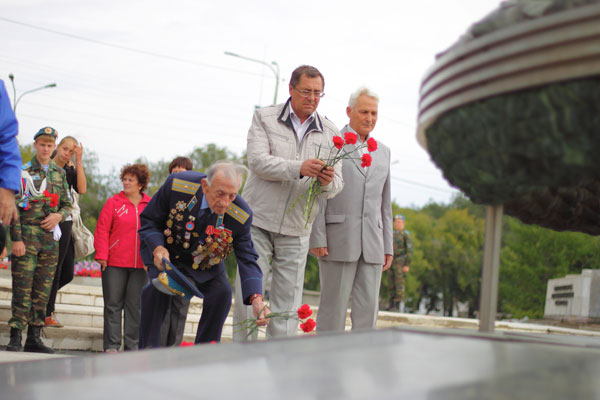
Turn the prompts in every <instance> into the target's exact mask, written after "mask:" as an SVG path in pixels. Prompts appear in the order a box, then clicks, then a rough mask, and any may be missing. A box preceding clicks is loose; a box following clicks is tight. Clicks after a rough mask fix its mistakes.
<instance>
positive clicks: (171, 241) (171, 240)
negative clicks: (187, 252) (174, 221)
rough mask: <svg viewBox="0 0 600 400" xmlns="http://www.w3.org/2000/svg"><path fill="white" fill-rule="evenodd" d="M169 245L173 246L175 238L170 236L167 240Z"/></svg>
mask: <svg viewBox="0 0 600 400" xmlns="http://www.w3.org/2000/svg"><path fill="white" fill-rule="evenodd" d="M167 243H169V244H172V243H173V237H171V236H169V237H168V238H167Z"/></svg>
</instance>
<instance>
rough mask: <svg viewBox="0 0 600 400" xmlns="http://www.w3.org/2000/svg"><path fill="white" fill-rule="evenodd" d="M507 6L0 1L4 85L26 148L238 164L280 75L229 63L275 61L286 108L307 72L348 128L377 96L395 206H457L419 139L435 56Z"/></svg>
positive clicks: (112, 161) (104, 160) (108, 160)
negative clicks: (363, 94) (59, 145)
mask: <svg viewBox="0 0 600 400" xmlns="http://www.w3.org/2000/svg"><path fill="white" fill-rule="evenodd" d="M498 5H499V1H498V0H455V1H448V0H418V1H411V2H408V1H397V2H394V1H389V0H371V1H352V0H351V1H325V0H321V1H303V2H285V1H254V2H252V1H240V0H233V1H210V2H209V1H198V0H189V1H186V0H170V1H168V2H167V1H159V0H143V1H142V0H127V1H122V0H103V1H101V2H100V1H83V0H53V1H49V0H2V4H1V5H0V38H1V39H0V40H1V43H2V45H1V46H0V78H1V79H3V80H4V81H5V84H6V86H7V90H8V92H9V94H11V96H12V87H11V85H10V81H9V79H8V74H9V73H11V72H12V73H13V74H14V75H15V83H16V87H17V96H18V95H19V94H20V93H22V92H24V91H26V90H29V89H33V88H36V87H40V86H43V85H45V84H48V83H51V82H56V83H57V87H56V88H53V89H46V90H43V91H39V92H35V93H31V94H27V95H25V96H24V97H23V98H22V99H21V101H20V103H19V104H18V106H17V116H18V118H19V122H20V134H19V140H20V142H21V143H22V144H27V143H31V142H32V141H33V134H34V133H35V132H36V131H37V130H38V129H39V128H40V127H42V126H46V125H50V126H52V127H54V128H56V129H57V130H58V132H59V134H60V135H63V136H64V135H72V136H75V137H77V138H78V139H80V140H81V141H82V142H83V144H84V146H85V147H86V148H88V149H92V150H94V151H95V152H96V153H97V154H98V156H99V159H100V164H101V165H100V167H101V170H102V172H109V171H110V170H111V168H113V167H114V168H117V169H120V168H121V166H122V165H124V164H126V163H130V162H132V161H133V160H135V159H136V158H137V157H140V156H145V157H147V158H148V159H150V160H152V161H158V160H160V159H165V160H170V159H172V158H173V157H175V156H177V155H182V154H185V153H188V152H189V151H191V150H192V149H193V148H195V147H200V146H204V145H206V144H208V143H216V144H217V145H219V146H222V147H227V148H228V149H229V150H231V151H232V152H234V153H236V154H238V155H241V153H242V152H243V151H244V150H245V147H246V134H247V132H248V127H249V126H250V122H251V119H252V113H253V111H254V107H255V106H256V105H259V106H264V105H268V104H271V103H272V101H273V95H274V90H275V78H274V74H273V72H272V71H271V70H269V69H268V68H267V67H265V66H263V65H261V64H259V63H253V62H249V61H246V60H242V59H239V58H235V57H231V56H227V55H225V54H224V52H225V51H229V52H233V53H238V54H240V55H244V56H247V57H251V58H255V59H261V60H264V61H266V62H268V63H270V62H271V61H276V62H277V63H278V64H279V66H280V71H281V73H280V76H281V81H280V83H279V94H278V102H283V101H285V100H286V99H287V98H288V96H289V93H288V80H289V77H290V74H291V72H292V71H293V70H294V68H296V67H297V66H299V65H301V64H310V65H313V66H315V67H317V68H318V69H319V70H320V71H321V72H322V73H323V75H324V76H325V93H326V95H325V97H324V98H323V99H322V100H321V103H320V105H319V108H318V111H319V112H320V113H321V114H322V115H325V116H327V117H328V118H329V119H330V120H332V121H333V122H334V123H335V124H336V126H338V127H340V128H341V127H342V126H343V125H345V124H346V123H347V117H346V113H345V107H346V105H347V101H348V97H349V95H350V93H351V92H352V91H353V90H355V89H356V88H357V87H359V86H361V85H367V86H369V87H370V88H372V89H373V90H375V91H376V92H377V93H378V94H379V95H380V105H379V120H378V122H377V126H376V128H375V130H374V131H373V136H374V137H375V138H376V139H378V140H381V141H382V142H384V143H385V144H387V145H388V146H389V147H390V148H391V151H392V160H393V163H392V167H391V168H392V169H391V171H392V177H393V178H392V197H393V198H394V199H395V201H396V202H397V203H398V204H399V205H401V206H411V205H414V206H422V205H424V204H426V203H427V202H428V201H430V200H433V201H437V202H448V201H450V199H451V197H452V196H453V194H455V193H456V191H455V190H454V189H452V188H450V187H449V186H448V184H447V183H446V181H445V180H444V178H443V177H442V175H441V173H440V171H439V170H438V169H437V168H436V167H435V165H434V164H433V163H432V162H431V161H430V159H429V155H428V154H427V153H426V151H425V150H423V149H422V148H421V147H420V146H419V145H418V144H417V141H416V136H415V135H416V115H417V106H418V91H419V85H420V81H421V78H422V76H423V74H424V73H425V71H426V70H427V68H429V67H430V66H431V65H432V64H433V62H434V57H435V54H436V53H438V52H440V51H442V50H444V49H446V48H447V47H449V46H450V45H451V44H452V43H454V42H455V41H456V40H457V39H458V38H459V36H460V35H461V34H463V33H464V32H465V31H466V30H467V28H468V27H469V25H470V24H472V23H473V22H475V21H477V20H479V19H481V18H482V17H484V16H485V15H486V14H488V13H489V12H490V11H492V10H494V9H495V8H496V7H497V6H498Z"/></svg>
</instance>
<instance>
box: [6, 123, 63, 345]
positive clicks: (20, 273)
mask: <svg viewBox="0 0 600 400" xmlns="http://www.w3.org/2000/svg"><path fill="white" fill-rule="evenodd" d="M57 137H58V134H57V133H56V130H54V129H53V128H50V127H45V128H42V129H40V130H39V131H38V132H37V133H36V134H35V135H34V137H33V140H34V144H33V147H34V149H35V152H36V153H35V156H34V157H33V159H32V160H31V161H30V162H28V163H27V164H25V165H23V167H21V186H22V190H21V192H22V195H21V196H19V198H18V200H17V206H18V208H19V211H20V216H19V218H18V219H17V221H16V222H14V223H13V224H12V225H11V238H12V240H13V259H12V267H11V269H12V303H11V309H12V317H11V319H10V320H9V321H8V325H9V326H10V342H9V344H8V346H7V348H6V350H7V351H21V332H22V331H23V330H25V327H27V326H28V330H27V340H26V341H25V351H31V352H38V353H54V351H53V350H52V349H51V348H49V347H46V346H45V345H44V343H43V342H42V340H41V339H40V331H41V330H42V327H43V326H44V320H45V317H46V305H47V303H48V295H49V294H50V289H51V287H52V281H53V279H54V272H55V269H56V263H57V259H58V240H59V239H60V228H58V223H59V222H61V221H63V220H64V219H65V218H66V217H67V216H68V215H69V214H70V213H71V209H70V207H71V198H70V196H69V194H68V186H67V180H66V178H65V172H64V170H62V169H61V168H60V167H58V166H57V165H56V164H55V163H54V161H52V160H51V158H50V157H51V155H52V152H53V151H54V149H55V147H56V138H57ZM56 228H58V229H56Z"/></svg>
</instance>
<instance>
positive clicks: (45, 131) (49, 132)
mask: <svg viewBox="0 0 600 400" xmlns="http://www.w3.org/2000/svg"><path fill="white" fill-rule="evenodd" d="M42 135H48V136H52V137H53V138H54V140H56V139H58V132H56V129H54V128H51V127H49V126H46V127H44V128H42V129H40V130H39V131H37V133H36V134H35V135H33V140H36V139H37V138H39V137H40V136H42Z"/></svg>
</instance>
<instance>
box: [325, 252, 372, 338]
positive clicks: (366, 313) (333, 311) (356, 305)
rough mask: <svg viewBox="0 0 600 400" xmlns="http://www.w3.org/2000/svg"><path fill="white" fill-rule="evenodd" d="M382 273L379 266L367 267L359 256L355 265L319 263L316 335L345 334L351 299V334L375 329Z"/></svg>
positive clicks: (330, 262)
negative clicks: (322, 333)
mask: <svg viewBox="0 0 600 400" xmlns="http://www.w3.org/2000/svg"><path fill="white" fill-rule="evenodd" d="M382 269H383V266H382V265H381V264H368V263H366V262H365V260H364V259H363V256H362V254H361V256H360V258H359V259H358V261H354V262H340V261H325V260H319V279H320V281H321V298H320V301H319V310H318V312H317V332H328V331H340V332H343V331H344V330H345V327H346V310H347V308H348V303H349V301H350V295H352V307H351V308H352V310H351V312H350V319H351V321H352V330H354V329H373V328H375V324H376V322H377V312H378V309H379V287H380V286H381V272H382Z"/></svg>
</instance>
